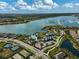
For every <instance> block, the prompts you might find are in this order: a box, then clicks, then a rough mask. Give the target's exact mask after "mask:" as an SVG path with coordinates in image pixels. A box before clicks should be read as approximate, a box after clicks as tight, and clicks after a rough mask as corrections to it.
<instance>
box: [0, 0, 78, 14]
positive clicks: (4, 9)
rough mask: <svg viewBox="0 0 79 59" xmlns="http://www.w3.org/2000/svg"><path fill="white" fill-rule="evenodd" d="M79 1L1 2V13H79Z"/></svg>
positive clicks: (29, 0) (3, 0) (27, 0)
mask: <svg viewBox="0 0 79 59" xmlns="http://www.w3.org/2000/svg"><path fill="white" fill-rule="evenodd" d="M78 10H79V0H0V13H26V14H28V13H73V12H74V13H79V11H78Z"/></svg>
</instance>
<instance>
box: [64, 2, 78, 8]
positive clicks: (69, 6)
mask: <svg viewBox="0 0 79 59" xmlns="http://www.w3.org/2000/svg"><path fill="white" fill-rule="evenodd" d="M63 6H64V7H68V8H74V7H79V3H66V4H64V5H63Z"/></svg>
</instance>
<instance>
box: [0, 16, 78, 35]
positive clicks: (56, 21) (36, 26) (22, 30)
mask: <svg viewBox="0 0 79 59" xmlns="http://www.w3.org/2000/svg"><path fill="white" fill-rule="evenodd" d="M46 25H64V26H76V27H79V21H78V18H77V17H74V16H60V17H52V18H45V19H41V20H35V21H31V22H28V23H22V24H10V25H0V32H2V33H15V34H26V35H30V34H33V33H35V32H40V31H43V30H41V29H42V28H43V27H44V26H46Z"/></svg>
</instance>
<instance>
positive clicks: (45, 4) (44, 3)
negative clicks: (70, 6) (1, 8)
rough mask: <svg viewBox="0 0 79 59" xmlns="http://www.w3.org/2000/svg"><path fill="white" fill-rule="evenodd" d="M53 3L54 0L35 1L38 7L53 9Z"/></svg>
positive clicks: (34, 5)
mask: <svg viewBox="0 0 79 59" xmlns="http://www.w3.org/2000/svg"><path fill="white" fill-rule="evenodd" d="M53 5H54V3H53V1H52V0H38V1H35V2H34V4H33V7H34V8H37V9H51V8H52V7H53Z"/></svg>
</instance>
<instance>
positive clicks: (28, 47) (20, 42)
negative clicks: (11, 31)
mask: <svg viewBox="0 0 79 59" xmlns="http://www.w3.org/2000/svg"><path fill="white" fill-rule="evenodd" d="M0 41H3V42H8V41H10V42H14V43H16V44H19V45H20V46H21V47H23V48H25V49H26V50H27V49H29V50H30V51H31V52H33V53H34V54H35V58H37V57H42V58H43V59H49V58H48V56H47V55H46V54H45V53H44V52H42V51H40V50H38V49H37V48H35V47H33V46H30V45H28V44H26V43H24V42H22V41H19V40H17V39H7V38H6V39H3V40H0Z"/></svg>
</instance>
